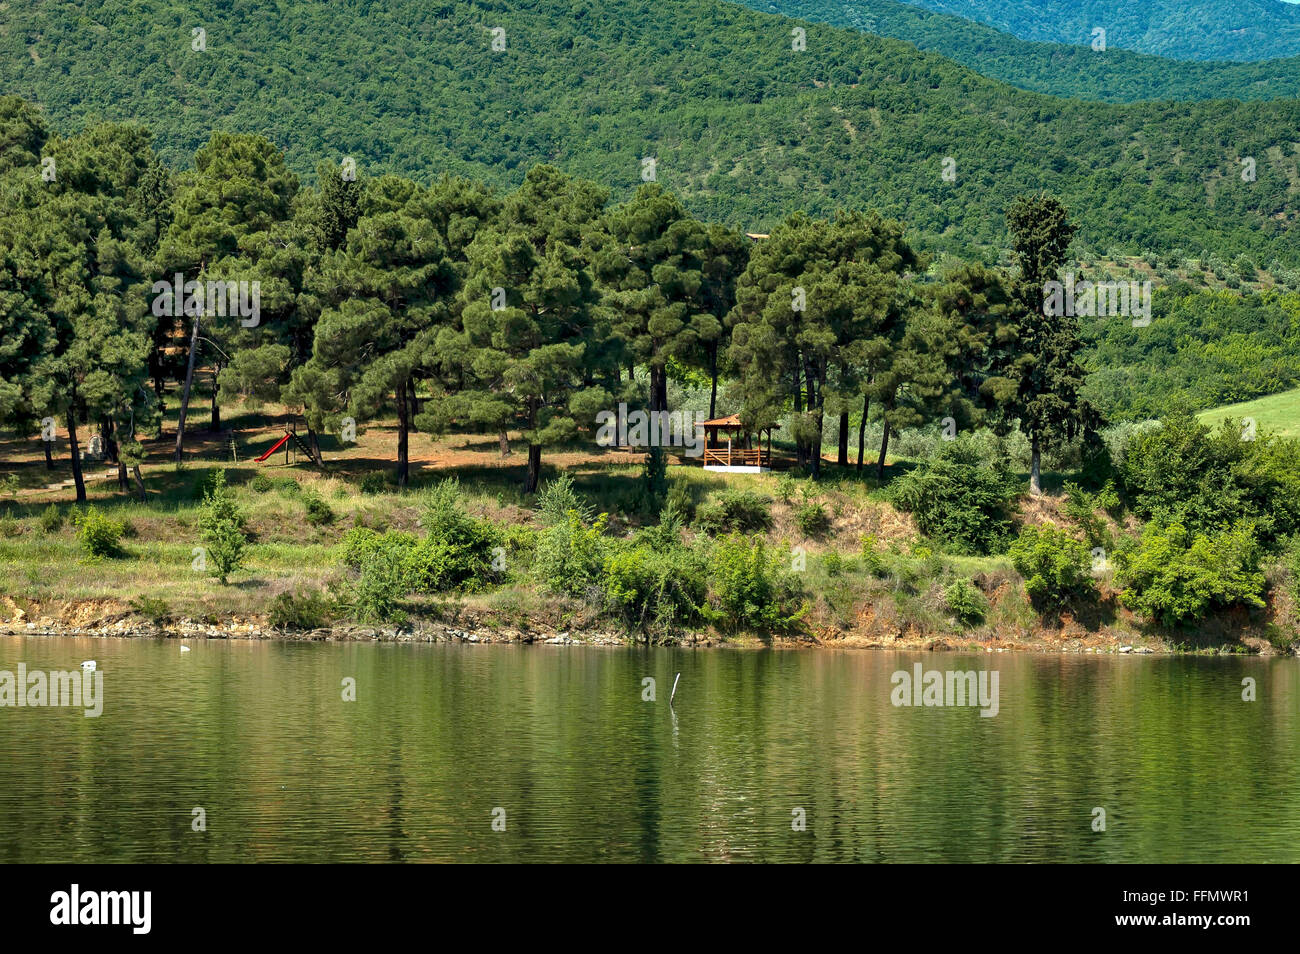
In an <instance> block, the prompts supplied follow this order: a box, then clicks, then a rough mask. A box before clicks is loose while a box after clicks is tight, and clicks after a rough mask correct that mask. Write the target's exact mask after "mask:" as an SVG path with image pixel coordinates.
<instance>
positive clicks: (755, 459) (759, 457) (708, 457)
mask: <svg viewBox="0 0 1300 954" xmlns="http://www.w3.org/2000/svg"><path fill="white" fill-rule="evenodd" d="M709 464H717V465H719V466H722V467H770V466H771V464H772V456H771V454H769V453H768V452H767V451H766V450H761V449H759V448H757V447H756V448H753V449H746V448H743V447H736V448H729V447H706V448H705V449H704V465H705V466H706V467H707V466H708V465H709Z"/></svg>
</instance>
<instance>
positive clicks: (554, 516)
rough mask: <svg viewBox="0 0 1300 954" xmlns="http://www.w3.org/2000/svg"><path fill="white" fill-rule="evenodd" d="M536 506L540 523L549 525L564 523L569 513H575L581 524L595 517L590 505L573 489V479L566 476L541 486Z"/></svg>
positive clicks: (562, 475) (563, 475) (589, 521)
mask: <svg viewBox="0 0 1300 954" xmlns="http://www.w3.org/2000/svg"><path fill="white" fill-rule="evenodd" d="M537 506H538V509H540V510H541V512H542V521H543V522H544V523H548V524H551V525H555V524H561V523H564V522H565V521H566V520H567V519H568V516H569V513H570V512H573V513H576V514H577V515H578V519H579V520H580V521H581V522H582V523H591V521H592V519H593V518H594V517H595V513H594V511H593V510H592V507H591V504H589V503H588V502H587V499H586V498H585V497H583V496H582V495H581V494H580V493H578V492H577V491H576V490H574V489H573V478H572V477H570V476H569V475H568V474H561V475H560V476H559V477H557V478H555V479H554V480H548V481H547V482H546V483H545V484H543V485H542V489H541V492H540V493H538V495H537Z"/></svg>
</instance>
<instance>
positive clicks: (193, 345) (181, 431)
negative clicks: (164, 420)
mask: <svg viewBox="0 0 1300 954" xmlns="http://www.w3.org/2000/svg"><path fill="white" fill-rule="evenodd" d="M198 351H199V316H198V315H195V316H194V330H193V331H192V332H191V333H190V361H189V366H188V367H187V368H186V369H185V387H184V388H182V389H181V409H180V413H179V414H178V415H177V418H176V463H178V464H179V463H180V462H181V460H182V454H183V453H184V450H185V415H186V414H187V413H189V409H190V388H191V387H193V385H194V359H195V357H197V356H198Z"/></svg>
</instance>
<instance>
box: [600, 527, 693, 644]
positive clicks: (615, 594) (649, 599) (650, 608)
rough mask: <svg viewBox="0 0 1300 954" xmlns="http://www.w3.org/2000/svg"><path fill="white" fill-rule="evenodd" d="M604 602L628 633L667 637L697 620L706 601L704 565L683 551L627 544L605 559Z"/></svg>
mask: <svg viewBox="0 0 1300 954" xmlns="http://www.w3.org/2000/svg"><path fill="white" fill-rule="evenodd" d="M601 586H602V588H603V589H604V594H605V600H606V602H607V604H608V605H609V607H610V608H611V609H612V610H613V611H614V612H615V613H616V614H617V615H618V616H619V618H620V620H621V621H622V622H623V624H624V625H625V626H627V627H628V628H629V629H632V630H636V631H639V632H643V633H647V634H648V633H650V632H652V631H653V632H670V631H673V630H676V629H680V628H681V627H683V626H687V625H690V624H691V623H693V622H694V621H695V620H697V619H698V618H699V616H700V606H701V605H702V604H703V603H704V600H705V597H706V596H707V591H708V587H707V585H706V572H705V566H704V564H703V561H701V560H699V559H698V558H697V557H696V556H695V554H694V553H693V552H692V551H690V550H687V549H685V548H680V547H679V548H676V549H674V550H658V549H655V548H653V547H650V546H645V545H628V546H623V547H619V548H617V549H615V550H614V552H613V553H611V554H610V555H609V556H608V557H607V558H606V560H605V567H604V572H603V574H602V576H601Z"/></svg>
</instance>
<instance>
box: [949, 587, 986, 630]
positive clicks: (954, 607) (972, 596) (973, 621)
mask: <svg viewBox="0 0 1300 954" xmlns="http://www.w3.org/2000/svg"><path fill="white" fill-rule="evenodd" d="M943 601H944V603H945V604H946V605H947V607H948V613H949V614H950V615H951V616H952V618H953V619H955V620H956V621H957V622H958V623H960V624H961V625H962V626H964V627H971V626H978V625H979V624H980V623H982V622H984V617H985V615H986V614H987V613H988V609H989V605H988V601H986V600H985V599H984V594H983V593H981V592H980V591H979V590H978V589H976V588H975V587H974V586H972V585H971V584H970V583H969V582H968V581H966V580H954V581H953V582H952V583H951V584H949V586H948V588H947V589H946V590H944V591H943Z"/></svg>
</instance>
